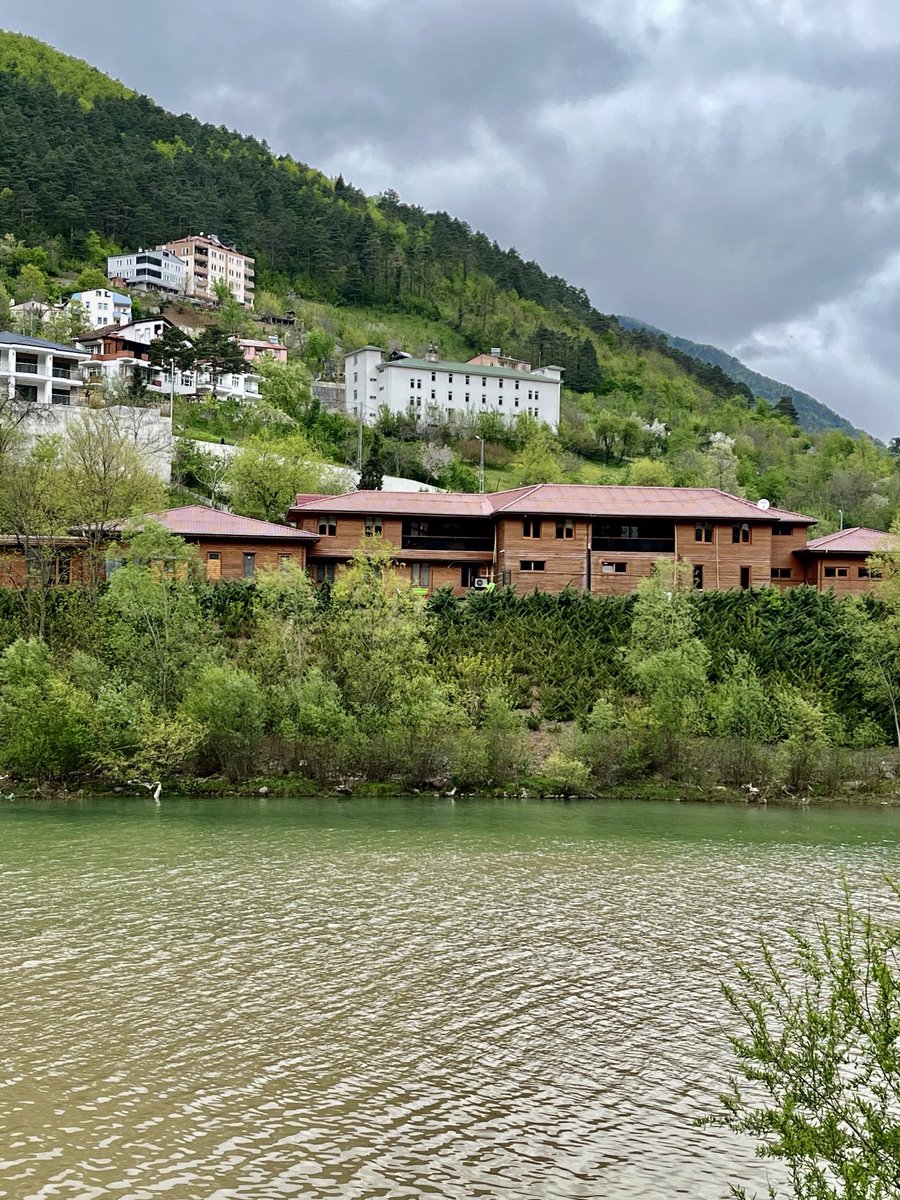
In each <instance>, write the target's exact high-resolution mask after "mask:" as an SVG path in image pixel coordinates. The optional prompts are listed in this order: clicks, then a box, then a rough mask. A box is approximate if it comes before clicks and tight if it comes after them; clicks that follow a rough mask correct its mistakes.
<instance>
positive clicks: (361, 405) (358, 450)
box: [356, 400, 366, 475]
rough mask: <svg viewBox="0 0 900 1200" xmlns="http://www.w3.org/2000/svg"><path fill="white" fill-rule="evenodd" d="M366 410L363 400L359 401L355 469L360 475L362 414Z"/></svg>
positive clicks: (361, 466)
mask: <svg viewBox="0 0 900 1200" xmlns="http://www.w3.org/2000/svg"><path fill="white" fill-rule="evenodd" d="M365 411H366V402H365V400H360V402H359V427H358V429H357V431H356V469H357V471H359V473H360V475H362V468H363V462H362V454H363V414H364V413H365Z"/></svg>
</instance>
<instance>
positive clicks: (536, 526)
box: [522, 517, 541, 538]
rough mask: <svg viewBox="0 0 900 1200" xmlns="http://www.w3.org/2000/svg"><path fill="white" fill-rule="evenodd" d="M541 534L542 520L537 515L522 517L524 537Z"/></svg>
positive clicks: (533, 536) (535, 536) (534, 536)
mask: <svg viewBox="0 0 900 1200" xmlns="http://www.w3.org/2000/svg"><path fill="white" fill-rule="evenodd" d="M540 536H541V522H540V520H539V518H537V517H524V518H523V519H522V537H526V538H539V537H540Z"/></svg>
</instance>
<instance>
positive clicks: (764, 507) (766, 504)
mask: <svg viewBox="0 0 900 1200" xmlns="http://www.w3.org/2000/svg"><path fill="white" fill-rule="evenodd" d="M769 506H770V505H769V501H768V500H765V499H763V500H757V502H756V507H757V508H761V509H762V511H763V512H765V511H766V510H767V509H768V508H769Z"/></svg>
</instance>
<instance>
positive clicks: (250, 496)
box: [226, 433, 337, 521]
mask: <svg viewBox="0 0 900 1200" xmlns="http://www.w3.org/2000/svg"><path fill="white" fill-rule="evenodd" d="M226 480H227V482H228V486H229V488H230V490H231V502H232V507H233V508H234V509H235V511H236V512H239V513H243V515H244V516H246V517H257V518H258V519H259V520H263V521H283V520H284V516H285V513H286V512H287V510H288V509H289V508H290V506H291V505H292V504H293V503H294V500H295V498H296V496H297V494H298V493H299V492H330V491H334V490H337V484H336V483H335V482H332V479H331V477H330V472H329V471H328V470H327V468H326V467H325V464H324V462H323V461H322V458H321V456H320V455H319V454H317V452H316V451H315V450H314V449H313V447H312V446H311V445H310V443H309V441H308V440H307V439H306V438H305V437H304V436H303V434H300V433H294V434H291V436H290V437H284V438H281V439H277V440H275V439H273V440H267V439H265V438H260V437H255V438H250V439H248V441H247V442H246V443H245V444H244V445H243V446H242V447H241V449H240V450H239V451H238V452H237V454H236V455H235V456H234V458H233V459H232V460H231V463H230V465H229V467H228V470H227V472H226Z"/></svg>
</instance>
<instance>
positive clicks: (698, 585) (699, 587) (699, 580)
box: [694, 563, 703, 592]
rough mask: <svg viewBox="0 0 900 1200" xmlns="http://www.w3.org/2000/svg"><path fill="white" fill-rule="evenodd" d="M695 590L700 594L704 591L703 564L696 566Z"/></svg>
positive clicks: (696, 564)
mask: <svg viewBox="0 0 900 1200" xmlns="http://www.w3.org/2000/svg"><path fill="white" fill-rule="evenodd" d="M694 588H695V590H696V591H698V592H702V591H703V566H702V564H701V563H695V564H694Z"/></svg>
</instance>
